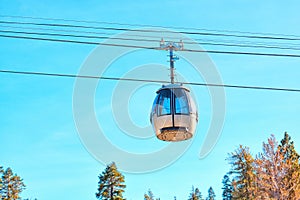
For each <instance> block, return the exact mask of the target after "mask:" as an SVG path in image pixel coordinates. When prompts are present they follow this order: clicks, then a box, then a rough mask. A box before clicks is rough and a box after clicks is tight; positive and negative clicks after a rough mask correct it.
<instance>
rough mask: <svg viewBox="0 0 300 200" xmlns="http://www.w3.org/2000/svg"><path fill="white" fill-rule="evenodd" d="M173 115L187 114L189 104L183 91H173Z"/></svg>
mask: <svg viewBox="0 0 300 200" xmlns="http://www.w3.org/2000/svg"><path fill="white" fill-rule="evenodd" d="M174 95H175V113H176V114H189V102H188V100H187V96H186V93H185V90H183V89H175V90H174Z"/></svg>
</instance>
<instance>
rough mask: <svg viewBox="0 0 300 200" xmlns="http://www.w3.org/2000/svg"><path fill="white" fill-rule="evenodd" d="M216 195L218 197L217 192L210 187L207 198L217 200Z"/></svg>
mask: <svg viewBox="0 0 300 200" xmlns="http://www.w3.org/2000/svg"><path fill="white" fill-rule="evenodd" d="M215 197H216V195H215V192H214V190H213V188H212V187H210V188H209V189H208V196H207V198H206V200H215Z"/></svg>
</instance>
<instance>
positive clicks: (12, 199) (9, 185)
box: [0, 167, 25, 200]
mask: <svg viewBox="0 0 300 200" xmlns="http://www.w3.org/2000/svg"><path fill="white" fill-rule="evenodd" d="M0 174H1V178H0V197H1V199H2V200H16V199H20V196H19V195H20V193H21V192H22V191H23V190H24V189H25V184H24V183H23V180H22V179H21V178H20V177H19V176H18V175H16V174H13V172H12V170H11V168H7V169H6V170H3V167H0Z"/></svg>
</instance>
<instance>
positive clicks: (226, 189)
mask: <svg viewBox="0 0 300 200" xmlns="http://www.w3.org/2000/svg"><path fill="white" fill-rule="evenodd" d="M222 183H223V187H222V190H223V193H222V197H223V200H231V199H232V190H233V188H232V184H231V181H230V178H229V176H228V175H225V176H224V177H223V180H222Z"/></svg>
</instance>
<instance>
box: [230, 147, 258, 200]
mask: <svg viewBox="0 0 300 200" xmlns="http://www.w3.org/2000/svg"><path fill="white" fill-rule="evenodd" d="M228 160H229V163H230V164H231V170H230V172H229V174H230V175H234V181H233V182H232V186H233V192H232V199H238V200H252V199H255V196H256V194H257V186H256V182H255V181H256V175H255V170H254V159H253V157H252V155H251V154H250V151H249V148H248V147H244V146H242V145H240V147H239V148H238V149H236V150H235V151H234V152H233V153H231V154H230V156H229V158H228Z"/></svg>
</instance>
